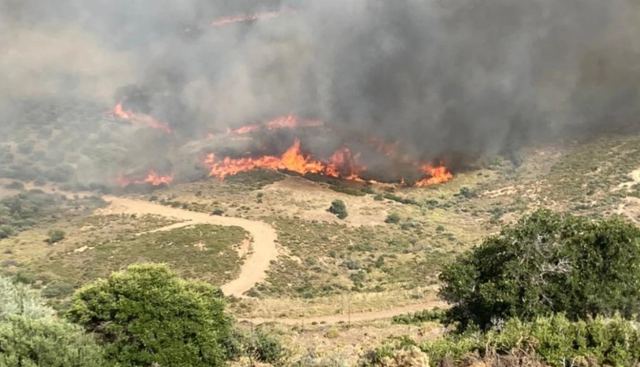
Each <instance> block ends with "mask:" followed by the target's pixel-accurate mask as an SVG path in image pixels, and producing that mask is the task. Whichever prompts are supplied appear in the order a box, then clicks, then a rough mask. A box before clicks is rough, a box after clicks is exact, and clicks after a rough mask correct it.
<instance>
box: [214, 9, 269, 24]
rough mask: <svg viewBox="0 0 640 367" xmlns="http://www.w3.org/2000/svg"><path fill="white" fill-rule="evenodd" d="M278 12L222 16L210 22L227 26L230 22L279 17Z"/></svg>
mask: <svg viewBox="0 0 640 367" xmlns="http://www.w3.org/2000/svg"><path fill="white" fill-rule="evenodd" d="M280 14H281V13H280V12H279V11H268V12H263V13H256V14H246V15H235V16H230V17H222V18H218V19H216V20H214V21H213V22H211V25H212V26H213V27H224V26H228V25H230V24H236V23H244V22H255V21H258V20H265V19H273V18H277V17H279V16H280Z"/></svg>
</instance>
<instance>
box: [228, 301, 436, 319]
mask: <svg viewBox="0 0 640 367" xmlns="http://www.w3.org/2000/svg"><path fill="white" fill-rule="evenodd" d="M436 307H439V308H446V307H447V305H446V303H444V302H439V301H434V302H425V303H417V304H413V305H407V306H399V307H394V308H390V309H387V310H381V311H370V312H357V313H352V314H351V315H349V314H339V315H327V316H314V317H304V318H297V319H294V318H273V319H267V318H253V319H240V320H239V321H244V322H250V323H252V324H264V323H269V322H274V323H278V324H285V325H302V324H329V325H331V324H340V323H349V322H354V323H355V322H363V321H373V320H383V319H390V318H392V317H394V316H398V315H403V314H406V313H413V312H418V311H422V310H426V309H433V308H436Z"/></svg>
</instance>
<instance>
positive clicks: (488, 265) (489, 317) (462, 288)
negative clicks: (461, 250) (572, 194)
mask: <svg viewBox="0 0 640 367" xmlns="http://www.w3.org/2000/svg"><path fill="white" fill-rule="evenodd" d="M440 279H441V280H442V282H443V283H444V285H443V287H442V289H441V296H442V297H443V298H444V299H445V300H447V301H448V302H450V303H451V304H452V305H453V307H452V308H451V310H450V311H449V313H448V317H449V320H450V321H455V322H459V323H460V325H461V327H462V328H465V327H467V326H468V325H470V324H476V325H478V326H480V327H482V328H488V327H490V326H491V325H492V324H494V323H495V322H498V321H499V320H501V319H502V320H504V319H508V318H511V317H519V318H522V319H524V320H531V319H533V318H535V317H537V316H539V315H547V314H551V313H555V312H563V313H566V315H567V316H568V317H569V318H570V319H572V320H575V319H578V318H586V317H587V316H589V315H600V314H601V315H608V316H611V315H613V314H615V313H617V312H619V313H621V314H622V316H624V317H631V316H633V315H634V314H637V313H638V312H639V311H640V287H639V286H638V284H640V229H638V228H637V227H634V226H633V225H631V224H629V223H626V222H624V221H622V220H620V219H608V220H590V219H587V218H581V217H574V216H571V215H560V214H555V213H552V212H550V211H547V210H541V211H538V212H536V213H534V214H532V215H531V216H528V217H526V218H524V219H522V220H521V221H519V222H518V223H517V224H516V225H514V226H511V227H507V228H505V229H503V231H502V232H501V233H500V234H499V235H497V236H493V237H490V238H488V239H486V240H485V241H484V243H483V244H482V245H480V246H479V247H477V248H475V249H473V250H472V251H471V252H470V253H468V254H466V255H463V256H462V257H460V258H459V259H458V260H457V261H456V262H455V263H453V264H452V265H451V266H450V267H448V268H447V269H445V270H444V271H443V272H442V274H441V276H440Z"/></svg>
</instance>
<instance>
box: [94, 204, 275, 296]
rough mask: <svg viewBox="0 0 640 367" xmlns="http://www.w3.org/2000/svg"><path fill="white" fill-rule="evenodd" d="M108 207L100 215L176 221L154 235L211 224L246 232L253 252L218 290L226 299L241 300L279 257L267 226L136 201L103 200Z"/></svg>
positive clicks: (273, 234) (262, 279)
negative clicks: (231, 278) (232, 277)
mask: <svg viewBox="0 0 640 367" xmlns="http://www.w3.org/2000/svg"><path fill="white" fill-rule="evenodd" d="M103 199H104V200H105V201H107V202H109V203H110V204H109V206H108V207H106V208H104V209H101V210H100V213H102V214H137V215H144V214H153V215H161V216H164V217H169V218H175V219H178V220H180V221H181V222H180V223H176V224H172V225H170V226H167V227H163V228H160V229H157V230H156V231H165V230H171V229H176V228H181V227H186V226H190V225H194V224H213V225H221V226H238V227H242V228H243V229H244V230H245V231H247V232H249V234H250V235H251V238H252V252H250V253H249V255H248V256H247V258H246V260H245V261H244V263H243V264H242V266H241V267H240V275H239V276H238V278H236V279H234V280H232V281H231V282H229V283H227V284H224V285H223V286H222V287H221V289H222V291H223V292H224V294H225V295H227V296H234V297H238V298H241V297H244V293H245V292H247V291H248V290H250V289H251V288H253V286H255V285H256V284H257V283H259V282H262V281H264V280H265V279H266V278H267V270H268V269H269V265H270V263H271V261H272V260H275V259H276V258H277V256H278V250H277V248H276V239H277V234H276V230H275V229H274V228H273V227H271V226H270V225H269V224H267V223H263V222H257V221H252V220H248V219H243V218H232V217H221V216H211V215H208V214H205V213H198V212H193V211H190V210H184V209H178V208H172V207H168V206H164V205H160V204H155V203H152V202H148V201H144V200H136V199H128V198H121V197H116V196H105V197H104V198H103Z"/></svg>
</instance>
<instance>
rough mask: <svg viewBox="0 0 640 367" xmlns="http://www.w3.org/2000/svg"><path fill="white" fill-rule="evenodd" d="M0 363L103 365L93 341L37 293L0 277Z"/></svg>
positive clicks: (1, 364)
mask: <svg viewBox="0 0 640 367" xmlns="http://www.w3.org/2000/svg"><path fill="white" fill-rule="evenodd" d="M0 366H51V367H67V366H70V367H84V366H87V367H95V366H106V364H105V361H104V358H103V352H102V350H101V348H100V347H99V346H98V344H97V343H96V342H95V340H94V339H93V338H92V337H91V336H89V335H86V334H84V333H83V332H82V330H81V329H80V328H78V327H77V326H74V325H72V324H70V323H68V322H66V321H64V320H61V319H59V318H57V317H55V315H54V311H53V309H51V308H50V307H48V306H45V305H44V301H43V300H42V299H41V298H40V296H39V294H38V292H36V291H34V290H31V289H30V288H28V287H27V286H25V285H22V284H14V283H12V282H11V281H10V280H9V279H7V278H2V277H0Z"/></svg>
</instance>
